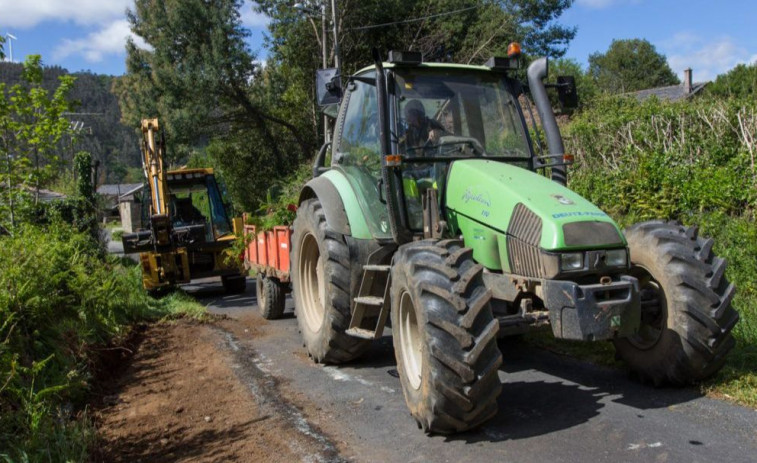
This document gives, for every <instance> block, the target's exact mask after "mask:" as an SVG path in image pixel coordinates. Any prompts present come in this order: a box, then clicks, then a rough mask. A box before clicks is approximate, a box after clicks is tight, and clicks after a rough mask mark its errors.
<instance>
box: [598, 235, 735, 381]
mask: <svg viewBox="0 0 757 463" xmlns="http://www.w3.org/2000/svg"><path fill="white" fill-rule="evenodd" d="M625 235H626V238H627V240H628V246H629V248H630V251H631V275H632V276H635V277H636V278H638V279H639V288H640V296H641V310H642V313H641V326H640V328H639V332H638V333H637V334H636V335H634V336H632V337H629V338H624V339H619V340H615V341H613V342H614V344H615V349H616V351H617V353H618V355H619V356H620V357H621V358H622V359H623V360H624V361H625V362H626V363H627V364H628V366H629V368H630V370H631V372H632V373H633V374H635V375H636V376H638V378H639V379H640V380H641V381H642V382H648V383H652V384H654V385H655V386H660V385H665V384H670V385H686V384H691V383H693V382H696V381H699V380H702V379H704V378H706V377H708V376H710V375H712V374H714V373H715V372H717V371H718V370H719V369H720V368H721V367H722V366H723V363H724V362H725V356H726V354H727V353H728V351H730V350H731V348H732V347H733V346H734V344H735V342H734V340H733V337H732V336H731V330H732V329H733V327H734V326H735V325H736V322H738V320H739V314H738V312H736V310H735V309H734V308H733V307H732V306H731V300H732V299H733V295H734V292H735V289H734V286H733V285H732V284H730V283H729V282H728V280H727V279H726V278H725V275H724V271H725V267H726V262H725V260H723V259H721V258H719V257H717V256H715V254H713V252H712V244H713V241H712V239H703V238H700V237H698V236H697V228H696V227H689V228H686V227H683V226H681V225H680V224H677V223H672V222H661V221H652V222H642V223H639V224H636V225H633V226H631V227H630V228H628V229H627V230H626V231H625Z"/></svg>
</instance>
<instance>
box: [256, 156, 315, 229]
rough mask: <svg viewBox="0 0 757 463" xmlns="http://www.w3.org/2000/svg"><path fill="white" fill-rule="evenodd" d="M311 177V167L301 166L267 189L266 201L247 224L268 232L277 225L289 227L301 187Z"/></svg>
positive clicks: (292, 220)
mask: <svg viewBox="0 0 757 463" xmlns="http://www.w3.org/2000/svg"><path fill="white" fill-rule="evenodd" d="M312 177H313V165H312V164H309V163H305V164H301V165H300V166H299V167H298V168H297V170H295V171H294V172H292V173H291V174H290V175H289V176H287V177H286V178H284V179H283V180H281V181H278V182H276V183H274V184H273V186H271V187H270V188H269V189H268V192H267V194H266V199H265V201H264V202H263V204H261V206H260V208H259V209H258V211H257V212H258V213H257V214H256V215H253V216H251V217H250V218H249V220H248V223H251V224H253V225H256V226H258V228H260V229H261V230H270V229H272V228H273V227H275V226H277V225H291V224H292V223H293V222H294V217H295V215H296V214H295V213H296V211H297V209H296V208H295V207H293V206H296V205H297V203H298V201H299V197H300V192H301V191H302V187H304V186H305V184H306V183H307V182H308V180H310V179H311V178H312Z"/></svg>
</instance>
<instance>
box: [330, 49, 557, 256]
mask: <svg viewBox="0 0 757 463" xmlns="http://www.w3.org/2000/svg"><path fill="white" fill-rule="evenodd" d="M377 71H378V72H377ZM382 87H383V89H385V97H384V98H382V97H380V96H379V93H380V92H382ZM382 93H383V92H382ZM522 93H523V88H522V86H521V84H520V82H519V81H517V80H515V79H513V78H511V77H510V76H509V75H508V74H507V73H506V72H503V71H502V70H499V69H496V68H494V69H493V68H492V67H490V66H462V65H450V64H439V63H420V62H417V63H416V62H388V63H377V64H376V65H374V66H370V67H368V68H365V69H363V70H361V71H359V72H358V73H356V74H355V75H354V76H351V77H350V78H349V80H348V83H347V85H346V88H345V92H344V97H343V99H342V102H341V104H342V105H346V108H341V110H340V111H339V116H338V117H337V121H336V127H337V132H336V133H335V136H334V142H333V145H332V147H331V150H332V153H331V154H332V156H331V159H332V165H331V168H332V169H336V170H339V171H341V172H342V173H344V174H345V177H346V178H347V179H348V180H349V182H350V184H351V186H352V188H353V189H354V190H355V192H356V196H357V198H358V201H359V203H360V206H361V208H362V209H363V213H364V214H365V216H366V217H368V218H369V220H368V221H367V222H368V226H369V227H370V228H371V232H372V234H373V236H374V237H375V238H378V239H395V240H397V239H398V236H402V235H404V236H405V238H404V239H403V238H399V241H404V240H407V239H409V238H408V237H409V236H413V235H418V234H423V233H424V214H423V203H424V196H426V195H427V192H429V190H434V191H433V192H430V193H431V194H433V196H434V202H436V203H437V205H438V207H442V205H443V203H442V202H441V198H442V196H443V195H444V191H445V188H446V181H447V176H448V173H449V167H450V165H451V163H452V162H454V161H458V160H464V159H474V158H480V159H487V160H491V161H499V162H506V163H509V164H512V165H515V166H518V167H521V168H525V169H529V170H534V169H535V168H537V167H539V166H541V165H542V164H543V163H541V162H540V160H539V158H536V157H534V154H533V153H534V149H533V146H532V144H531V140H530V137H529V135H528V129H527V125H526V120H525V118H524V114H523V111H522V110H521V106H520V103H519V102H518V97H519V96H520V95H521V94H522ZM382 99H383V100H384V101H386V103H387V104H386V106H385V108H383V109H382V108H379V101H381V100H382ZM380 109H381V110H380ZM382 122H383V123H382ZM382 137H384V138H385V144H386V147H385V148H382ZM382 152H384V153H386V155H385V156H384V155H382ZM387 163H388V164H387ZM385 165H386V166H388V167H389V168H390V171H391V172H390V173H389V175H388V176H385V175H384V173H383V171H382V168H383V167H385ZM387 202H392V203H393V205H394V206H395V207H391V206H390V207H387V205H386V204H387ZM440 212H443V211H440Z"/></svg>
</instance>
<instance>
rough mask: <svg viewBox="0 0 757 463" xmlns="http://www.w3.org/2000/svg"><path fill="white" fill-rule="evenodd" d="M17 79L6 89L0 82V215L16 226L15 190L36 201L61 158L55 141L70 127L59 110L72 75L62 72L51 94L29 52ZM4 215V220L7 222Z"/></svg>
mask: <svg viewBox="0 0 757 463" xmlns="http://www.w3.org/2000/svg"><path fill="white" fill-rule="evenodd" d="M23 66H24V67H23V73H22V76H21V77H22V83H20V84H16V85H14V86H13V87H12V88H11V89H10V90H8V89H7V88H6V85H5V84H4V83H0V157H2V158H4V159H3V160H4V161H5V162H4V164H5V166H4V167H5V168H4V169H2V173H1V174H0V182H1V183H3V184H4V187H5V188H4V189H5V195H3V199H2V200H0V211H2V212H3V218H5V217H7V219H0V220H2V222H4V223H0V225H6V226H7V227H6V228H10V229H11V230H12V229H13V228H14V227H15V210H14V203H15V202H16V196H18V195H19V190H22V189H33V190H34V202H35V203H37V202H38V198H39V191H40V189H41V188H42V187H43V186H44V185H46V184H47V183H49V182H50V181H51V180H52V179H54V178H55V176H56V175H57V174H58V172H59V168H60V166H61V158H60V156H59V154H58V152H57V151H56V150H55V146H56V144H57V143H58V142H59V141H60V140H61V139H62V138H63V136H64V135H67V134H68V133H69V130H70V126H69V123H68V120H67V119H66V118H65V116H64V113H65V112H66V111H69V110H70V109H71V103H70V102H69V101H68V92H69V91H70V89H71V86H72V85H73V78H71V77H70V76H62V77H61V78H60V83H59V86H58V87H57V89H56V90H55V91H54V92H53V93H52V95H51V94H50V92H48V91H47V90H46V89H45V88H43V87H42V78H43V72H42V59H41V57H40V56H39V55H30V56H28V57H27V58H26V61H25V62H24V65H23ZM6 220H7V221H6Z"/></svg>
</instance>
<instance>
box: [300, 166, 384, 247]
mask: <svg viewBox="0 0 757 463" xmlns="http://www.w3.org/2000/svg"><path fill="white" fill-rule="evenodd" d="M310 198H318V200H319V201H320V203H321V207H323V212H324V214H325V215H326V223H327V224H328V225H329V228H330V229H331V230H333V231H335V232H337V233H341V234H343V235H346V236H351V237H353V238H356V239H373V235H372V234H371V230H370V229H369V228H368V223H367V222H366V218H365V216H364V215H363V210H362V208H361V207H360V203H359V201H358V198H357V195H356V194H355V190H354V189H353V188H352V185H351V184H350V181H349V180H347V177H345V175H344V174H343V173H342V172H339V171H338V170H335V169H329V170H328V171H327V172H324V173H323V174H322V175H320V176H318V177H316V178H314V179H312V180H310V181H309V182H308V183H307V184H306V185H305V186H304V187H303V189H302V191H301V192H300V199H299V202H298V203H297V204H298V205H299V204H302V202H303V201H305V200H307V199H310Z"/></svg>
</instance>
